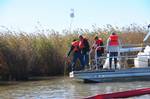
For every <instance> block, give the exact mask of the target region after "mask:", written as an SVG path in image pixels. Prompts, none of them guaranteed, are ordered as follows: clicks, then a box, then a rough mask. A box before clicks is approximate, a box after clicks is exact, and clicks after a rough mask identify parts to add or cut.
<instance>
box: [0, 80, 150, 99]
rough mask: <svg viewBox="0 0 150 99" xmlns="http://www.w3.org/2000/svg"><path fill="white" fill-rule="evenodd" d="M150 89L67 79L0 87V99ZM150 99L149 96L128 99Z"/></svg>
mask: <svg viewBox="0 0 150 99" xmlns="http://www.w3.org/2000/svg"><path fill="white" fill-rule="evenodd" d="M146 87H150V82H149V81H146V82H144V81H142V82H124V83H123V82H121V83H119V82H116V83H90V84H85V83H83V82H79V81H77V80H74V79H70V78H67V77H65V78H64V77H55V78H49V79H48V80H41V81H28V82H17V83H13V84H9V85H0V99H80V98H85V97H88V96H93V95H96V94H100V93H109V92H117V91H125V90H129V89H136V88H146ZM143 98H145V99H150V95H144V96H140V97H134V98H130V99H143Z"/></svg>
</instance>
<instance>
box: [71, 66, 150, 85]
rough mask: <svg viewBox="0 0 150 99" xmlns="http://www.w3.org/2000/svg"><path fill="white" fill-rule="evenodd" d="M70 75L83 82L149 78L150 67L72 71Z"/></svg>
mask: <svg viewBox="0 0 150 99" xmlns="http://www.w3.org/2000/svg"><path fill="white" fill-rule="evenodd" d="M70 77H74V78H76V79H82V80H83V81H84V82H114V81H135V80H150V68H149V67H148V68H129V69H119V70H118V69H117V70H86V71H85V70H84V71H73V72H71V73H70Z"/></svg>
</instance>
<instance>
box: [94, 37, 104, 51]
mask: <svg viewBox="0 0 150 99" xmlns="http://www.w3.org/2000/svg"><path fill="white" fill-rule="evenodd" d="M101 43H103V41H102V39H101V38H99V39H98V40H96V42H95V44H96V45H97V47H98V46H100V45H101ZM98 50H101V47H99V48H98Z"/></svg>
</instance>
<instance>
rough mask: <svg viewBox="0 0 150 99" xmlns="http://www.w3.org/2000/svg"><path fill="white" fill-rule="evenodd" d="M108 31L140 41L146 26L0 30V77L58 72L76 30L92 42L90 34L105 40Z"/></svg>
mask: <svg viewBox="0 0 150 99" xmlns="http://www.w3.org/2000/svg"><path fill="white" fill-rule="evenodd" d="M112 31H116V32H117V33H118V34H119V36H120V39H121V40H122V43H123V44H141V43H143V42H142V40H143V38H144V36H145V34H146V32H147V30H146V28H144V27H140V26H138V25H136V24H135V25H131V26H128V27H123V28H118V27H113V26H111V25H106V28H103V29H101V28H99V27H93V31H92V32H90V31H89V30H86V29H85V30H82V29H79V30H75V31H73V32H72V33H69V32H68V31H63V33H58V32H56V31H53V30H51V31H46V32H45V31H40V32H38V33H34V34H27V33H24V32H20V33H17V32H11V31H7V32H3V33H0V77H1V79H2V80H28V77H31V76H55V75H62V74H64V71H65V70H64V67H65V68H67V67H68V63H67V64H66V62H65V61H66V60H65V58H64V55H65V54H66V52H67V50H68V47H69V46H70V42H71V41H72V40H73V39H74V38H77V36H78V33H83V35H84V36H85V37H86V38H88V39H89V42H90V44H92V43H93V37H94V35H96V34H97V35H98V36H99V37H102V39H103V40H104V42H106V40H107V38H108V36H109V35H110V33H111V32H112ZM65 72H66V71H65Z"/></svg>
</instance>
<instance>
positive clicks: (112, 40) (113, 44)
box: [109, 35, 119, 46]
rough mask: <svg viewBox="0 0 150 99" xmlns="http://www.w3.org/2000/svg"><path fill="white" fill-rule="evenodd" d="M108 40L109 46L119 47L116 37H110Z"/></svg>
mask: <svg viewBox="0 0 150 99" xmlns="http://www.w3.org/2000/svg"><path fill="white" fill-rule="evenodd" d="M109 39H110V42H109V45H110V46H118V45H119V42H118V35H110V37H109Z"/></svg>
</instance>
